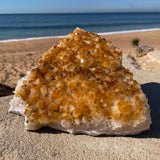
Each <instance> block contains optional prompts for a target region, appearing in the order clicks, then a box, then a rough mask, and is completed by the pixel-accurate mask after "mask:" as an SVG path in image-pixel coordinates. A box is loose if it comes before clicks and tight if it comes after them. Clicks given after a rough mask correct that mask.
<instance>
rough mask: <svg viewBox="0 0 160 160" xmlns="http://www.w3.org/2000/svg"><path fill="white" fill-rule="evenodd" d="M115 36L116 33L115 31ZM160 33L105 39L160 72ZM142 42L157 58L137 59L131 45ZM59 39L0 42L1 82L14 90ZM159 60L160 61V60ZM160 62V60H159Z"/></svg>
mask: <svg viewBox="0 0 160 160" xmlns="http://www.w3.org/2000/svg"><path fill="white" fill-rule="evenodd" d="M112 33H113V32H112ZM159 35H160V30H155V29H154V30H153V29H152V30H149V31H146V30H139V31H138V32H133V31H129V32H127V33H123V32H117V33H116V34H109V33H108V34H104V35H101V37H102V38H105V39H106V40H110V41H112V44H113V45H114V46H116V47H118V48H119V49H120V50H121V51H122V53H123V54H128V55H131V56H132V57H134V58H135V60H136V61H137V63H138V64H139V65H140V66H141V68H142V69H144V70H150V71H151V70H157V69H160V52H159V51H160V44H159V42H160V36H159ZM135 38H139V39H140V45H146V46H149V47H153V48H154V49H155V51H156V50H157V55H155V56H154V54H151V55H150V57H149V56H144V57H140V58H137V57H136V47H133V46H132V43H131V42H132V40H133V39H135ZM59 39H60V37H59V38H58V37H50V38H44V37H42V38H39V39H30V40H27V39H24V40H18V41H7V42H0V71H1V72H0V77H1V78H0V83H1V84H3V85H7V86H9V87H11V88H14V87H15V86H16V84H17V81H18V80H19V79H20V78H21V77H23V76H25V75H26V73H27V71H28V70H30V69H31V68H32V67H34V66H35V64H36V63H37V61H38V59H39V57H41V56H42V54H43V53H44V52H45V51H48V50H49V49H50V48H51V47H53V46H55V45H57V44H58V43H59ZM157 57H159V58H157ZM157 59H158V61H157Z"/></svg>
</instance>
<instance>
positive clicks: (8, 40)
mask: <svg viewBox="0 0 160 160" xmlns="http://www.w3.org/2000/svg"><path fill="white" fill-rule="evenodd" d="M65 37H67V35H64V36H48V37H32V38H22V39H7V40H0V42H14V41H24V40H35V39H47V38H65Z"/></svg>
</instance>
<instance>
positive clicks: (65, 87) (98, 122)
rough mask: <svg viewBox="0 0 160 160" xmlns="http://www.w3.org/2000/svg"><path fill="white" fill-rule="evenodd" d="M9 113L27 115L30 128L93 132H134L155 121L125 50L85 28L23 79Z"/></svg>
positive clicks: (63, 40)
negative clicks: (124, 62)
mask: <svg viewBox="0 0 160 160" xmlns="http://www.w3.org/2000/svg"><path fill="white" fill-rule="evenodd" d="M9 112H14V113H17V114H21V115H23V116H24V117H25V129H27V130H38V129H40V128H41V127H43V126H48V127H51V128H54V129H59V130H62V131H66V132H69V133H72V134H76V133H84V134H88V135H93V136H97V135H100V134H106V135H134V134H138V133H140V132H142V131H145V130H148V129H149V128H150V124H151V118H150V109H149V105H148V103H147V98H146V96H145V94H144V93H143V92H142V90H141V87H140V84H138V82H137V81H135V80H133V74H132V73H130V72H129V70H128V69H125V68H124V67H123V66H122V52H121V51H120V50H119V49H118V48H116V47H114V46H113V45H112V43H111V41H107V40H105V39H102V38H101V37H100V36H99V35H97V34H95V33H92V32H86V31H84V30H81V29H79V28H77V29H75V30H74V32H72V33H70V34H69V35H68V36H67V37H66V38H65V39H61V40H60V44H59V45H57V46H53V47H52V48H51V49H50V50H49V51H46V52H45V53H44V54H43V56H42V57H41V58H40V59H39V61H38V63H37V65H36V66H35V67H34V68H32V69H31V70H30V71H29V72H27V75H26V76H25V77H23V78H22V79H20V80H19V81H18V83H17V87H16V89H15V95H14V98H13V99H12V100H11V102H10V109H9Z"/></svg>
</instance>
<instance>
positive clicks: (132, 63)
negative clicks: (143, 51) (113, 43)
mask: <svg viewBox="0 0 160 160" xmlns="http://www.w3.org/2000/svg"><path fill="white" fill-rule="evenodd" d="M122 65H123V66H124V67H125V68H127V69H141V66H140V65H139V64H138V63H137V61H136V59H135V58H134V57H132V56H131V55H129V54H123V56H122Z"/></svg>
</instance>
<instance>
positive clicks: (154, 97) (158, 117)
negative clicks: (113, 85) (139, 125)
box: [37, 82, 160, 138]
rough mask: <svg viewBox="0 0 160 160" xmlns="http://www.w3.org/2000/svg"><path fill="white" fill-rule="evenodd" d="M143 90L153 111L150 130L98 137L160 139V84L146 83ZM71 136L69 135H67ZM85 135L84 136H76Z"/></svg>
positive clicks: (43, 131) (56, 132)
mask: <svg viewBox="0 0 160 160" xmlns="http://www.w3.org/2000/svg"><path fill="white" fill-rule="evenodd" d="M141 88H142V90H143V92H144V93H145V94H146V96H147V98H148V103H149V105H150V110H151V119H152V124H151V127H150V130H148V131H145V132H142V133H140V134H138V135H134V136H107V135H100V136H97V137H131V138H160V84H159V83H153V82H152V83H146V84H142V85H141ZM37 132H38V133H51V134H61V133H66V132H63V131H59V130H55V129H51V128H49V127H43V128H41V129H40V130H38V131H37ZM67 134H69V133H67ZM76 135H84V134H81V133H80V134H76Z"/></svg>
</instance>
